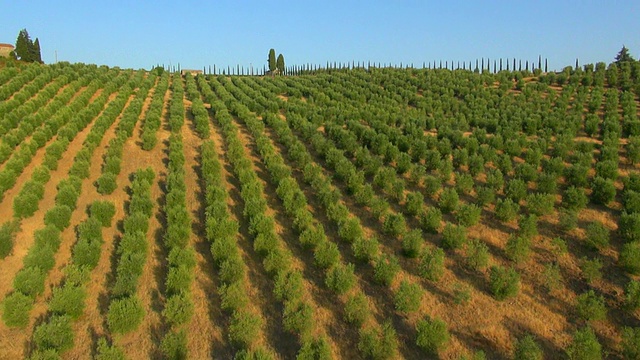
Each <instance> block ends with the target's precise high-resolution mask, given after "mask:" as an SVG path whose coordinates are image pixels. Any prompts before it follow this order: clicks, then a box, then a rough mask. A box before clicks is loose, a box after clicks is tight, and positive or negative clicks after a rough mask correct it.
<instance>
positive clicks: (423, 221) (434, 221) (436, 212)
mask: <svg viewBox="0 0 640 360" xmlns="http://www.w3.org/2000/svg"><path fill="white" fill-rule="evenodd" d="M441 223H442V212H440V209H438V208H436V207H431V208H429V209H428V210H426V211H425V212H424V213H423V214H422V215H421V216H420V227H421V228H422V230H424V231H426V232H428V233H432V234H437V233H438V231H439V230H440V224H441Z"/></svg>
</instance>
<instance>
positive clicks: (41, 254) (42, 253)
mask: <svg viewBox="0 0 640 360" xmlns="http://www.w3.org/2000/svg"><path fill="white" fill-rule="evenodd" d="M54 254H55V252H54V250H53V249H52V248H51V246H49V245H45V246H33V247H31V249H29V252H28V253H27V256H25V257H24V260H23V264H24V267H25V268H28V267H38V268H40V270H42V271H43V272H45V273H46V272H49V271H50V270H51V269H53V267H54V266H55V264H56V259H55V257H54Z"/></svg>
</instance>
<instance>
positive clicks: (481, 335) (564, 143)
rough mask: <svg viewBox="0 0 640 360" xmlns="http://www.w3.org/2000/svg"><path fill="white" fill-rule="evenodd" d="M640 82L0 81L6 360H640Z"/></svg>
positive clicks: (7, 74) (74, 70)
mask: <svg viewBox="0 0 640 360" xmlns="http://www.w3.org/2000/svg"><path fill="white" fill-rule="evenodd" d="M637 70H638V64H637V63H633V64H631V65H629V64H624V65H623V66H622V67H621V69H618V67H616V66H615V65H612V66H609V67H608V68H607V67H606V66H604V64H598V65H597V66H595V67H593V66H587V67H585V69H577V70H573V69H571V68H570V67H569V68H566V69H565V70H564V71H563V72H561V73H557V74H556V73H549V74H540V73H536V74H532V73H529V72H527V71H524V72H508V71H503V72H500V73H498V74H492V73H488V72H485V73H474V72H470V71H464V70H456V71H451V70H446V69H438V70H427V69H391V68H387V69H370V70H364V69H351V70H333V71H319V72H317V73H314V74H307V75H301V76H278V77H253V76H232V77H227V76H212V75H207V76H203V75H198V76H197V77H192V76H191V75H188V74H187V75H186V76H183V77H181V76H180V75H179V74H169V73H167V72H164V73H162V74H159V73H158V72H144V71H133V70H122V69H118V68H112V69H110V68H107V67H97V66H93V65H82V64H77V65H71V64H66V63H61V64H56V65H49V66H45V65H19V66H18V67H16V66H15V65H12V66H5V67H1V68H0V219H1V221H4V223H3V225H1V226H0V268H1V269H2V276H0V301H1V302H2V307H1V311H2V319H1V320H0V358H1V359H4V358H7V359H9V358H11V359H15V358H27V357H29V356H33V358H38V359H39V358H56V356H58V355H59V356H60V357H61V358H62V359H79V358H86V356H87V355H86V354H91V356H92V357H97V358H101V359H115V358H118V357H117V355H118V354H120V355H124V356H125V358H128V359H147V358H153V359H156V358H157V359H160V358H181V357H182V356H184V355H185V354H186V357H187V358H193V359H204V358H211V357H215V358H233V357H234V356H237V357H239V358H261V359H262V358H275V359H292V358H295V357H296V356H297V355H298V356H301V357H300V358H303V359H307V358H308V359H318V358H321V359H326V358H334V359H341V358H342V359H354V358H407V359H416V358H442V359H458V358H461V357H463V356H466V358H473V359H480V358H482V357H481V356H482V354H481V353H480V352H482V353H484V355H485V356H486V358H487V359H511V358H513V357H514V352H516V349H517V348H519V349H520V351H525V350H522V349H524V348H525V347H526V345H529V346H530V347H529V349H531V348H533V349H534V350H528V351H529V353H535V351H536V350H535V348H536V347H537V348H538V349H540V351H542V352H543V353H544V356H545V358H550V359H551V358H553V359H555V358H560V359H562V358H566V355H565V354H566V353H573V354H574V356H578V355H576V352H579V351H582V350H585V349H590V348H589V347H588V345H593V346H596V345H597V343H599V344H600V346H601V347H602V352H603V354H606V356H607V358H623V357H624V356H630V354H631V353H629V349H628V348H629V344H632V345H633V346H635V348H633V349H635V351H639V352H640V340H638V339H640V312H638V308H640V280H639V278H638V276H637V275H638V274H640V173H639V172H638V169H639V165H638V164H639V163H640V120H639V119H638V114H639V110H638V93H640V91H639V90H640V78H639V77H637V76H636V75H637V74H638V71H637ZM634 331H635V332H634ZM634 334H635V337H634V336H633V335H634ZM593 335H595V337H593ZM523 339H525V340H523ZM531 340H533V343H534V344H533V345H532V342H531ZM517 344H520V345H519V346H518V345H517ZM592 349H595V348H592ZM585 351H591V352H594V351H595V350H585ZM636 354H637V353H636ZM39 356H41V357H39ZM45 356H52V357H45ZM100 356H103V357H100ZM109 356H111V357H109ZM242 356H245V357H242ZM251 356H253V357H251ZM305 356H306V357H305ZM578 358H579V357H578Z"/></svg>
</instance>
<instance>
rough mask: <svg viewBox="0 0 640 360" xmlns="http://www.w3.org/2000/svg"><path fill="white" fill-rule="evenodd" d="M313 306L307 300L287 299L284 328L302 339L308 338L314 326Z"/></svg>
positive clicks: (283, 317) (283, 319)
mask: <svg viewBox="0 0 640 360" xmlns="http://www.w3.org/2000/svg"><path fill="white" fill-rule="evenodd" d="M313 321H314V320H313V308H312V307H311V305H309V303H308V302H306V301H301V300H297V301H287V302H286V303H285V306H284V311H283V315H282V325H284V329H285V330H287V331H289V332H290V333H292V334H297V335H299V336H300V337H301V338H302V339H305V338H308V337H309V335H310V333H311V330H312V328H313Z"/></svg>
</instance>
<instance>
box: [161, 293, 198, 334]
mask: <svg viewBox="0 0 640 360" xmlns="http://www.w3.org/2000/svg"><path fill="white" fill-rule="evenodd" d="M193 312H194V306H193V301H191V297H190V296H189V295H188V294H174V295H171V296H169V298H168V299H167V303H166V305H165V307H164V310H163V311H162V316H164V318H165V319H166V321H167V323H168V324H171V325H172V326H179V325H182V324H186V323H187V322H188V321H189V320H191V317H192V316H193Z"/></svg>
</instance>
